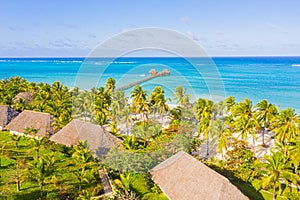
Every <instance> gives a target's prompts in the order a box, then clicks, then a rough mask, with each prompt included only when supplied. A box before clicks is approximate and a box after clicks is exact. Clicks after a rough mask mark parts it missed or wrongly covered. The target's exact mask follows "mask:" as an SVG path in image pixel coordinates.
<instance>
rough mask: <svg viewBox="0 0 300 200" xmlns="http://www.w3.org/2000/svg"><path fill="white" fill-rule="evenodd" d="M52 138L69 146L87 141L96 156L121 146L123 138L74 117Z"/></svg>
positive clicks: (101, 155)
mask: <svg viewBox="0 0 300 200" xmlns="http://www.w3.org/2000/svg"><path fill="white" fill-rule="evenodd" d="M50 140H52V141H54V142H55V143H59V144H63V145H66V146H68V147H71V146H73V145H76V144H78V142H80V141H87V143H88V146H89V150H90V151H91V152H93V153H94V155H95V156H98V157H100V158H101V157H103V156H104V155H105V154H106V153H107V152H108V150H109V149H110V148H111V147H113V146H119V145H120V144H121V140H120V139H118V138H117V137H115V136H114V135H112V134H110V133H109V132H107V131H105V130H104V129H103V128H102V127H101V126H99V125H95V124H92V123H90V122H84V121H80V120H77V119H73V120H72V121H71V122H70V123H69V124H67V125H66V126H65V127H64V128H63V129H61V130H60V131H58V132H57V133H56V134H54V135H53V136H52V137H51V138H50Z"/></svg>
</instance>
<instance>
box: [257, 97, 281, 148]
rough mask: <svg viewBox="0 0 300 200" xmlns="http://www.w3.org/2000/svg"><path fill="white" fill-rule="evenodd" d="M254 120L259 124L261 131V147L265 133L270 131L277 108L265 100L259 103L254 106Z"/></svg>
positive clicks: (263, 143)
mask: <svg viewBox="0 0 300 200" xmlns="http://www.w3.org/2000/svg"><path fill="white" fill-rule="evenodd" d="M255 108H256V112H257V114H256V117H255V118H256V119H257V120H258V122H259V124H261V127H262V128H263V130H262V132H261V133H262V145H263V146H265V137H264V136H265V131H268V130H269V129H270V124H271V121H272V120H273V118H274V117H275V116H276V115H277V113H278V112H277V108H276V106H274V105H273V104H271V103H269V102H268V101H267V100H262V101H260V102H259V103H258V104H257V105H256V106H255Z"/></svg>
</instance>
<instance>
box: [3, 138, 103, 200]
mask: <svg viewBox="0 0 300 200" xmlns="http://www.w3.org/2000/svg"><path fill="white" fill-rule="evenodd" d="M3 144H6V146H5V152H10V154H13V155H15V157H18V158H22V159H24V161H25V163H24V165H23V166H21V165H20V166H21V168H25V167H26V166H27V163H28V162H31V161H32V160H33V158H34V156H35V152H33V151H32V150H30V149H31V146H30V140H29V139H28V138H25V137H22V138H21V140H20V142H19V147H18V149H16V147H15V142H14V141H13V140H12V139H11V137H10V134H9V133H8V132H0V148H1V146H2V145H3ZM62 152H64V148H63V147H62V146H60V145H56V144H53V143H52V142H50V141H46V144H45V145H44V147H43V148H42V149H40V153H39V154H40V155H41V156H42V155H45V154H48V155H50V154H54V156H55V159H56V163H55V166H54V167H55V171H54V173H53V177H51V178H48V179H47V180H46V183H45V186H44V189H43V190H44V197H46V199H66V198H67V196H69V197H70V198H71V199H72V198H74V197H75V196H77V195H78V186H79V185H78V184H79V182H78V181H77V179H76V177H75V175H74V172H75V171H76V170H77V169H76V168H75V166H73V164H72V158H71V156H70V155H68V154H67V153H62ZM65 152H67V151H65ZM1 161H2V162H1V167H0V175H1V178H0V199H1V198H3V199H22V200H25V199H30V200H32V199H39V197H40V190H39V186H38V184H37V183H35V182H30V181H28V180H27V181H22V182H21V191H20V192H17V191H16V183H15V180H16V161H15V160H14V159H11V158H9V157H3V156H2V157H1ZM94 177H96V178H94ZM87 178H88V180H90V181H89V183H83V189H87V190H94V189H96V188H97V186H98V189H99V188H101V183H100V180H99V179H97V176H93V175H92V174H88V175H87Z"/></svg>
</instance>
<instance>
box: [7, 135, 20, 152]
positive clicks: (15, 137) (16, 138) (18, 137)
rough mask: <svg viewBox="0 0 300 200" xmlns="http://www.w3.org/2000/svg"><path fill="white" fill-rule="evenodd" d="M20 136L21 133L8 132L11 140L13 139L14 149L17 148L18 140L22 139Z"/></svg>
mask: <svg viewBox="0 0 300 200" xmlns="http://www.w3.org/2000/svg"><path fill="white" fill-rule="evenodd" d="M22 137H23V136H21V135H16V134H10V138H11V139H12V141H14V143H15V147H16V149H19V142H20V140H21V139H22Z"/></svg>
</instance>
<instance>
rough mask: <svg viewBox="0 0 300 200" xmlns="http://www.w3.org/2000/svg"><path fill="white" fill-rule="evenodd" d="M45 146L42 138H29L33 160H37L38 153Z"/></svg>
mask: <svg viewBox="0 0 300 200" xmlns="http://www.w3.org/2000/svg"><path fill="white" fill-rule="evenodd" d="M44 144H45V138H44V137H37V138H30V146H31V149H32V150H33V151H34V152H35V159H38V158H39V151H40V150H41V148H42V147H43V146H44Z"/></svg>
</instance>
